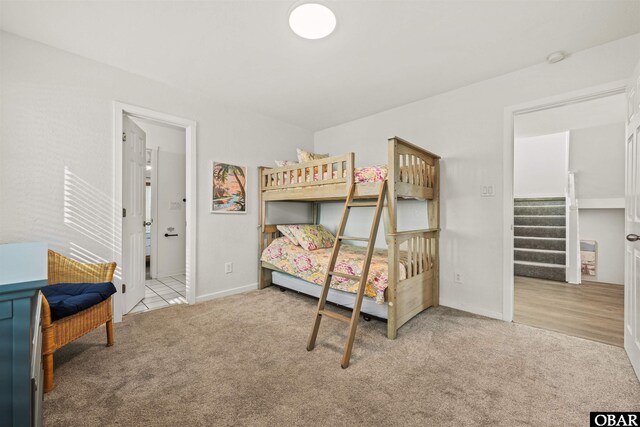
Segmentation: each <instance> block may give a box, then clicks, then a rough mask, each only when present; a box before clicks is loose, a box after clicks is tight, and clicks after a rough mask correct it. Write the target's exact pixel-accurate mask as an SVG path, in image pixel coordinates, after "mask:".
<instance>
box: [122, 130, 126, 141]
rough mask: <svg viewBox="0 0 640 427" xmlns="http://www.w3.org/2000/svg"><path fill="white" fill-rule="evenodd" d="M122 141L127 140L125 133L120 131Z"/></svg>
mask: <svg viewBox="0 0 640 427" xmlns="http://www.w3.org/2000/svg"><path fill="white" fill-rule="evenodd" d="M122 142H127V134H126V133H124V132H122Z"/></svg>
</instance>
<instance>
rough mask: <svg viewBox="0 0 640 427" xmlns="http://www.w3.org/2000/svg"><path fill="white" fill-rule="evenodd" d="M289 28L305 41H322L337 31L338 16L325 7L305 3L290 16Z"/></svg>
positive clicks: (297, 7)
mask: <svg viewBox="0 0 640 427" xmlns="http://www.w3.org/2000/svg"><path fill="white" fill-rule="evenodd" d="M289 26H290V27H291V29H292V30H293V32H294V33H296V34H297V35H299V36H300V37H302V38H304V39H309V40H317V39H322V38H325V37H327V36H328V35H329V34H331V33H333V30H335V28H336V15H334V14H333V12H332V11H331V9H329V8H328V7H326V6H324V5H321V4H318V3H304V4H301V5H299V6H296V7H295V8H294V9H293V10H292V11H291V13H290V14H289Z"/></svg>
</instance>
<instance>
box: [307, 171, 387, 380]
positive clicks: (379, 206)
mask: <svg viewBox="0 0 640 427" xmlns="http://www.w3.org/2000/svg"><path fill="white" fill-rule="evenodd" d="M355 188H356V184H355V183H354V184H351V187H350V188H349V193H348V194H347V199H346V201H345V204H344V210H343V211H342V218H341V220H340V225H339V226H338V231H337V233H336V240H335V243H334V245H333V252H332V253H331V258H330V260H329V265H328V266H327V273H326V276H325V279H324V284H323V286H322V292H321V293H320V300H319V301H318V308H317V311H316V315H315V319H314V323H313V329H312V330H311V335H310V336H309V341H308V343H307V350H308V351H311V350H313V348H314V347H315V345H316V338H317V336H318V329H319V328H320V321H321V320H322V316H327V317H330V318H332V319H336V320H340V321H342V322H344V323H348V324H349V334H348V336H347V342H346V343H345V345H344V352H343V354H342V363H341V366H342V368H343V369H346V368H347V367H348V366H349V361H350V359H351V349H352V348H353V340H354V338H355V336H356V329H357V327H358V319H359V317H360V307H361V306H362V298H363V297H364V291H365V287H366V283H367V276H368V275H369V266H370V265H371V257H372V255H373V250H374V245H375V241H376V235H377V234H378V225H379V224H380V216H381V214H382V210H383V208H384V200H385V197H386V194H387V182H386V181H384V182H383V183H382V185H381V186H380V192H379V194H378V198H377V200H376V201H375V202H371V201H367V202H364V201H354V193H355ZM356 207H375V208H376V210H375V214H374V216H373V223H372V224H371V231H370V233H369V237H368V238H365V237H348V236H345V235H344V230H345V227H346V225H347V219H348V218H349V212H350V210H351V208H356ZM344 240H349V241H365V242H368V243H367V252H366V256H365V260H364V264H363V266H362V275H361V276H353V275H350V274H345V273H340V272H337V271H334V270H333V269H334V268H335V265H336V261H337V259H338V253H339V252H340V246H341V245H342V242H343V241H344ZM333 277H342V278H345V279H351V280H357V281H359V285H358V292H357V293H356V302H355V304H354V306H353V311H352V313H351V317H350V318H349V317H347V316H344V315H342V314H339V313H336V312H333V311H329V310H327V309H325V305H326V302H327V295H328V294H329V288H330V284H331V279H332V278H333Z"/></svg>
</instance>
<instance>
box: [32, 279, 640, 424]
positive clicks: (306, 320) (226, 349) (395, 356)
mask: <svg viewBox="0 0 640 427" xmlns="http://www.w3.org/2000/svg"><path fill="white" fill-rule="evenodd" d="M314 308H315V300H312V299H310V298H308V297H304V296H301V295H297V294H295V293H293V292H291V291H288V292H286V293H282V292H280V291H279V290H277V289H275V288H268V289H265V290H262V291H254V292H249V293H247V294H243V295H236V296H232V297H228V298H224V299H220V300H215V301H210V302H206V303H202V304H198V305H195V306H184V305H180V306H176V307H172V308H167V309H163V310H158V311H152V312H149V313H144V314H137V315H133V316H129V317H126V318H125V321H124V322H123V323H121V324H118V325H116V326H115V337H116V344H115V346H114V347H111V348H107V347H105V346H104V343H105V331H104V328H100V329H99V330H97V331H94V332H92V333H91V334H89V335H87V336H85V337H83V338H81V339H80V340H78V341H76V342H74V343H72V344H70V345H68V346H66V347H64V348H62V349H60V350H58V352H56V354H55V388H54V389H53V391H52V392H51V393H49V394H48V395H46V398H45V406H44V413H45V424H46V425H47V426H75V425H83V426H104V425H121V426H144V425H149V426H198V425H215V426H218V425H257V426H261V425H272V426H284V425H334V426H336V425H438V426H440V425H492V426H493V425H505V426H513V425H527V424H535V425H582V426H583V425H588V420H589V411H595V410H609V411H613V410H616V411H628V410H635V411H639V410H640V383H639V382H638V380H637V379H636V377H635V375H634V373H633V370H632V368H631V365H630V363H629V361H628V359H627V357H626V355H625V353H624V351H623V350H622V349H621V348H618V347H612V346H609V345H605V344H599V343H596V342H591V341H586V340H583V339H580V338H573V337H569V336H565V335H561V334H558V333H555V332H547V331H543V330H540V329H534V328H531V327H528V326H523V325H516V324H509V323H505V322H501V321H497V320H491V319H487V318H483V317H479V316H473V315H470V314H466V313H463V312H460V311H456V310H452V309H448V308H444V307H440V308H437V309H429V310H427V311H426V312H424V313H422V314H421V315H419V316H418V317H416V318H415V319H413V320H412V321H411V322H409V323H408V324H407V325H405V326H404V327H403V328H402V329H401V330H400V331H399V335H398V339H397V340H395V341H390V340H387V338H386V337H385V331H386V324H384V323H383V322H380V321H375V320H374V321H371V322H369V323H366V322H361V324H360V328H359V330H358V334H357V339H356V342H355V347H354V352H353V358H352V362H351V366H350V367H349V368H348V369H346V370H343V369H341V368H340V355H341V351H342V345H343V341H344V337H345V332H346V328H345V325H344V324H342V323H339V322H336V321H332V320H331V319H325V320H323V325H322V327H321V329H320V334H319V337H318V345H317V347H316V349H315V350H314V351H313V352H307V351H306V349H305V344H306V340H307V334H308V333H309V330H310V327H311V321H312V315H313V312H314Z"/></svg>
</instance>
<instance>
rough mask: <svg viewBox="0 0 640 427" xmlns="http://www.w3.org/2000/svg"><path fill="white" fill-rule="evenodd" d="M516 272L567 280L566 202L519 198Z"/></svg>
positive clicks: (515, 218) (516, 231)
mask: <svg viewBox="0 0 640 427" xmlns="http://www.w3.org/2000/svg"><path fill="white" fill-rule="evenodd" d="M513 213H514V230H513V234H514V236H515V239H514V248H515V251H514V273H515V275H516V276H525V277H534V278H538V279H547V280H557V281H560V282H564V281H565V280H566V257H567V255H566V247H567V241H566V230H567V229H566V215H565V199H564V198H554V199H515V201H514V212H513Z"/></svg>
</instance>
